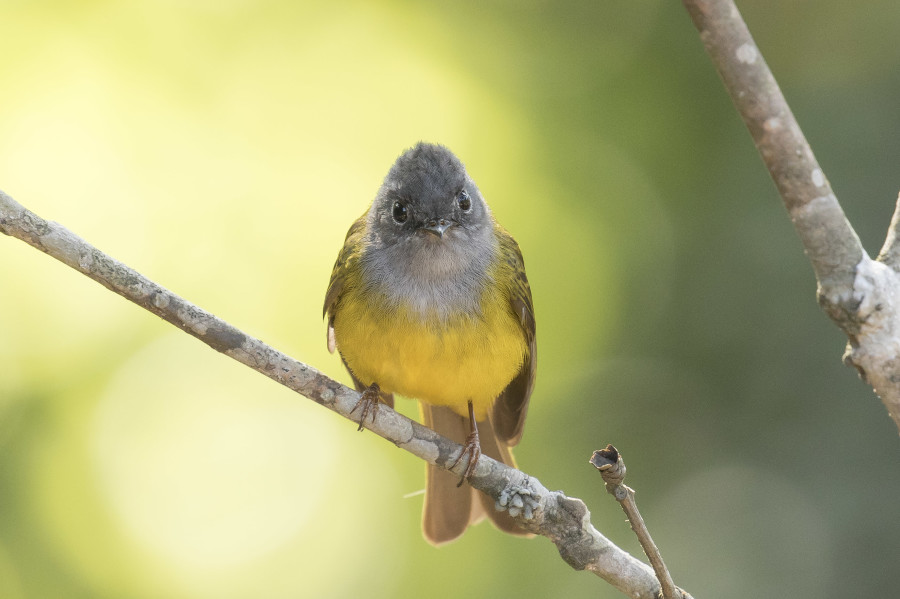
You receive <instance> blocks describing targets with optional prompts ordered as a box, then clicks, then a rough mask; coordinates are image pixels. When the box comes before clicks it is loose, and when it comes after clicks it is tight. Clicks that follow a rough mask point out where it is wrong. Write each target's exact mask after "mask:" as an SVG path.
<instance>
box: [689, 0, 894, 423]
mask: <svg viewBox="0 0 900 599" xmlns="http://www.w3.org/2000/svg"><path fill="white" fill-rule="evenodd" d="M683 3H684V6H685V8H687V10H688V12H689V13H690V15H691V18H692V19H693V21H694V25H695V26H696V27H697V30H698V31H699V32H700V39H701V40H703V45H704V46H705V47H706V51H707V53H708V54H709V56H710V58H712V61H713V63H714V64H715V66H716V69H717V70H718V72H719V75H720V76H721V78H722V81H723V82H724V83H725V88H726V89H727V90H728V93H729V95H730V96H731V99H732V101H733V102H734V105H735V108H737V110H738V112H739V113H740V115H741V117H742V118H743V119H744V123H745V124H746V125H747V129H749V130H750V135H751V136H752V137H753V141H754V143H755V144H756V148H757V149H758V150H759V153H760V156H761V157H762V159H763V162H764V163H765V165H766V168H767V169H768V170H769V173H770V174H771V176H772V179H773V180H774V181H775V185H776V187H777V188H778V192H779V193H780V194H781V198H782V200H783V201H784V205H785V207H786V208H787V210H788V214H789V215H790V217H791V222H792V223H793V224H794V229H795V230H796V231H797V234H798V235H799V236H800V240H801V241H802V242H803V247H804V249H805V251H806V255H807V256H808V257H809V260H810V263H811V264H812V267H813V271H814V272H815V275H816V281H817V282H818V290H817V296H818V300H819V304H820V305H821V306H822V309H823V310H824V311H825V313H826V314H828V316H829V317H831V319H832V320H833V321H834V322H835V324H837V325H838V326H839V327H840V328H841V329H842V330H843V331H844V332H845V333H846V334H847V338H848V340H849V344H848V348H847V352H846V353H845V354H844V361H845V362H846V363H847V364H850V365H852V366H854V367H856V369H857V370H858V371H859V373H860V375H861V376H862V377H863V379H864V380H866V381H867V382H869V383H870V384H871V385H872V387H873V388H874V389H875V392H876V393H878V395H879V397H881V399H882V401H883V402H884V404H885V407H886V408H887V410H888V413H889V414H890V415H891V417H892V418H893V419H894V422H895V423H896V425H897V427H898V429H900V352H898V349H900V304H898V302H900V295H898V294H897V291H898V290H900V279H898V274H897V271H896V266H897V256H898V255H900V250H898V248H897V247H896V246H897V243H896V240H897V237H898V236H897V233H896V229H898V228H900V224H898V223H900V217H898V216H896V215H895V217H894V221H893V223H892V226H891V233H890V235H889V237H888V242H887V243H886V245H885V249H884V250H882V255H881V256H880V257H879V260H881V262H879V261H873V260H872V259H871V258H869V256H868V255H867V254H866V252H865V250H864V249H863V247H862V244H861V243H860V241H859V238H858V237H857V235H856V232H855V231H854V230H853V227H851V226H850V223H849V222H848V221H847V218H846V217H845V216H844V212H843V210H842V209H841V206H840V204H839V203H838V200H837V197H835V195H834V192H833V191H832V189H831V185H830V184H829V183H828V179H827V178H826V177H825V174H824V173H823V171H822V169H821V168H820V167H819V164H818V162H816V158H815V156H813V152H812V149H811V148H810V147H809V144H808V143H807V141H806V138H805V137H804V135H803V132H802V131H801V130H800V126H799V125H798V124H797V121H796V119H795V118H794V115H793V113H792V112H791V109H790V107H788V104H787V102H786V101H785V99H784V96H783V95H782V93H781V90H780V89H779V87H778V83H777V82H776V81H775V77H774V76H773V75H772V72H771V71H770V70H769V67H768V65H766V62H765V60H764V59H763V56H762V53H761V52H760V51H759V48H758V47H757V46H756V43H755V42H754V41H753V38H752V37H751V35H750V32H749V30H748V29H747V25H746V24H745V23H744V20H743V18H742V17H741V14H740V12H739V11H738V9H737V7H736V6H735V4H734V2H733V1H732V0H683ZM882 262H884V263H887V264H889V265H890V266H891V268H888V267H886V266H885V264H884V263H882Z"/></svg>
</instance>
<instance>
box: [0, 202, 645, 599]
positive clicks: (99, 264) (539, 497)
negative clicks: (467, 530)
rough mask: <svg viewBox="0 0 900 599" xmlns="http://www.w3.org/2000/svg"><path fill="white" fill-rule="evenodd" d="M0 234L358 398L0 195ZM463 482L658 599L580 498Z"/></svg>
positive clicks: (192, 328) (338, 393) (329, 391)
mask: <svg viewBox="0 0 900 599" xmlns="http://www.w3.org/2000/svg"><path fill="white" fill-rule="evenodd" d="M0 232H2V233H5V234H7V235H10V236H12V237H16V238H18V239H21V240H23V241H25V242H27V243H28V244H30V245H32V246H34V247H35V248H37V249H39V250H41V251H43V252H46V253H47V254H49V255H51V256H52V257H54V258H56V259H57V260H60V261H62V262H64V263H66V264H68V265H69V266H71V267H72V268H74V269H75V270H77V271H79V272H81V273H82V274H85V275H87V276H88V277H90V278H92V279H94V280H95V281H97V282H98V283H100V284H101V285H103V286H104V287H107V288H108V289H110V290H111V291H114V292H115V293H117V294H119V295H121V296H122V297H124V298H126V299H128V300H130V301H132V302H134V303H135V304H137V305H139V306H141V307H142V308H145V309H147V310H149V311H150V312H152V313H154V314H156V315H157V316H159V317H160V318H163V319H165V320H167V321H168V322H170V323H172V324H173V325H175V326H177V327H178V328H180V329H181V330H183V331H184V332H186V333H188V334H190V335H193V336H194V337H196V338H197V339H199V340H201V341H203V342H204V343H206V344H207V345H209V346H210V347H212V348H213V349H215V350H217V351H219V352H222V353H223V354H225V355H227V356H229V357H231V358H234V359H235V360H237V361H238V362H240V363H242V364H244V365H246V366H249V367H250V368H252V369H254V370H256V371H257V372H260V373H262V374H264V375H266V376H267V377H269V378H271V379H273V380H275V381H277V382H279V383H281V384H282V385H284V386H286V387H288V388H289V389H292V390H293V391H296V392H297V393H300V394H301V395H304V396H306V397H308V398H310V399H312V400H313V401H315V402H317V403H319V404H321V405H322V406H324V407H326V408H328V409H330V410H332V411H334V412H337V413H339V414H341V415H342V416H344V417H345V418H350V412H351V410H352V409H353V407H354V406H355V405H356V402H357V400H358V399H359V394H358V393H357V392H356V391H354V390H352V389H350V388H349V387H346V386H344V385H342V384H340V383H338V382H337V381H335V380H332V379H330V378H328V377H327V376H325V375H323V374H322V373H320V372H319V371H317V370H316V369H315V368H313V367H311V366H308V365H307V364H304V363H302V362H298V361H297V360H294V359H293V358H290V357H288V356H286V355H284V354H283V353H281V352H279V351H277V350H276V349H274V348H272V347H270V346H268V345H266V344H265V343H263V342H262V341H260V340H258V339H255V338H253V337H251V336H249V335H247V334H246V333H244V332H242V331H240V330H239V329H237V328H235V327H233V326H231V325H230V324H228V323H227V322H225V321H223V320H221V319H219V318H217V317H216V316H213V315H212V314H210V313H209V312H206V311H205V310H203V309H201V308H199V307H197V306H195V305H193V304H191V303H190V302H188V301H186V300H184V299H182V298H181V297H179V296H177V295H175V294H174V293H172V292H171V291H169V290H167V289H165V288H163V287H161V286H160V285H157V284H156V283H154V282H153V281H151V280H149V279H147V278H146V277H144V276H143V275H141V274H140V273H138V272H137V271H135V270H133V269H131V268H129V267H128V266H125V265H124V264H122V263H120V262H118V261H116V260H114V259H113V258H111V257H110V256H108V255H107V254H104V253H103V252H101V251H100V250H98V249H97V248H95V247H93V246H92V245H90V244H88V243H87V242H86V241H84V240H83V239H81V238H80V237H78V236H77V235H75V234H74V233H72V232H70V231H69V230H68V229H66V228H65V227H63V226H61V225H59V224H57V223H54V222H50V221H45V220H44V219H42V218H41V217H39V216H37V215H36V214H34V213H33V212H30V211H29V210H26V209H25V208H24V207H22V206H21V205H20V204H18V203H17V202H16V201H15V200H13V199H12V198H11V197H9V196H8V195H6V194H5V193H3V192H2V191H0ZM351 420H352V418H351ZM365 427H366V428H368V429H369V430H371V431H373V432H374V433H376V434H377V435H379V436H381V437H384V438H385V439H387V440H389V441H391V442H392V443H394V444H395V445H397V447H400V448H401V449H405V450H406V451H408V452H410V453H411V454H413V455H415V456H417V457H419V458H421V459H423V460H425V461H427V462H429V463H431V464H436V465H437V466H440V467H442V468H449V466H450V465H451V464H453V463H454V460H455V458H456V457H457V456H459V455H460V452H461V451H462V449H463V448H462V446H461V445H459V444H457V443H454V442H453V441H450V440H449V439H446V438H444V437H441V436H440V435H438V434H437V433H435V432H434V431H432V430H431V429H429V428H427V427H425V426H422V425H421V424H419V423H418V422H415V421H413V420H410V419H409V418H406V417H405V416H402V415H400V414H398V413H396V412H395V411H393V410H391V409H389V408H388V407H387V406H382V407H381V408H380V409H379V410H378V413H377V415H376V417H375V418H374V419H372V420H369V419H366V422H365ZM462 466H465V464H462ZM459 469H460V468H459V467H458V468H457V470H459ZM457 474H461V473H460V472H457ZM469 482H470V484H471V485H472V486H473V487H475V488H476V489H479V490H481V491H483V492H484V493H486V494H488V495H489V496H491V497H493V498H494V500H495V501H496V502H497V506H498V509H504V508H505V507H508V506H523V507H524V509H521V510H515V509H514V510H512V513H511V514H510V515H513V516H514V517H515V518H516V520H517V522H519V524H520V525H521V526H522V527H523V528H525V529H527V530H529V531H530V532H533V533H536V534H540V535H543V536H546V537H547V538H549V539H550V540H551V541H553V542H554V543H555V544H556V546H557V549H558V550H559V553H560V555H561V556H562V558H563V559H564V560H565V561H566V562H567V563H568V564H569V565H570V566H572V567H573V568H575V569H576V570H589V571H591V572H593V573H594V574H596V575H597V576H600V577H601V578H603V579H604V580H606V581H607V582H609V583H610V584H612V585H613V586H615V587H616V588H617V589H619V590H620V591H621V592H623V593H624V594H626V595H628V596H630V597H634V598H635V599H637V598H646V597H651V596H655V595H656V594H657V593H659V590H660V585H659V582H658V581H657V579H656V577H655V576H654V574H653V570H652V569H651V568H650V567H649V566H648V565H647V564H645V563H643V562H641V561H640V560H638V559H636V558H634V557H633V556H631V555H629V554H628V553H627V552H625V551H623V550H622V549H620V548H619V547H617V546H616V545H614V544H613V543H611V542H610V541H609V540H608V539H607V538H606V537H604V536H603V535H602V534H600V533H599V532H598V531H597V529H595V528H594V527H593V525H592V524H591V522H590V512H589V511H588V509H587V507H586V506H585V505H584V502H582V501H581V500H580V499H576V498H573V497H567V496H565V495H564V494H563V493H561V492H559V491H553V492H551V491H549V490H547V488H546V487H544V486H543V485H542V484H541V482H540V481H538V480H537V479H536V478H534V477H532V476H529V475H527V474H525V473H524V472H521V471H519V470H516V469H514V468H510V467H508V466H506V465H504V464H502V463H500V462H497V461H495V460H492V459H491V458H489V457H488V456H482V457H481V459H480V460H479V461H478V467H477V469H476V471H475V474H474V475H473V476H472V477H471V478H470V480H469ZM516 512H518V513H516Z"/></svg>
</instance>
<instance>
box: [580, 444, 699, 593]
mask: <svg viewBox="0 0 900 599" xmlns="http://www.w3.org/2000/svg"><path fill="white" fill-rule="evenodd" d="M590 463H591V465H593V466H594V467H595V468H596V469H597V470H599V471H600V476H601V477H603V482H604V483H606V491H607V492H608V493H609V494H610V495H612V496H613V497H615V498H616V501H618V502H619V505H621V506H622V509H623V510H624V511H625V517H626V518H628V522H629V524H630V525H631V530H633V531H634V534H635V535H637V538H638V541H639V542H640V544H641V547H642V548H643V549H644V553H645V554H646V555H647V558H648V559H649V560H650V564H651V565H652V566H653V571H654V572H655V573H656V577H657V578H658V579H659V582H660V586H661V590H662V596H663V598H664V599H690V597H691V596H690V595H689V594H688V593H686V592H685V591H682V590H681V589H679V588H678V587H676V586H675V583H674V582H673V581H672V576H671V575H670V574H669V569H668V568H666V564H665V562H663V558H662V554H661V553H660V552H659V548H658V547H657V546H656V543H654V542H653V538H652V537H651V536H650V531H649V530H648V529H647V525H646V524H644V519H643V518H642V517H641V513H640V511H638V507H637V502H636V501H635V500H634V490H633V489H631V488H630V487H628V486H627V485H625V462H624V460H622V455H621V454H620V453H619V451H618V450H617V449H616V448H615V447H613V446H612V445H607V446H606V447H605V448H604V449H598V450H597V451H595V452H594V455H592V456H591V459H590Z"/></svg>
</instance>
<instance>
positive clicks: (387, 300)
mask: <svg viewBox="0 0 900 599" xmlns="http://www.w3.org/2000/svg"><path fill="white" fill-rule="evenodd" d="M324 315H325V316H326V317H327V319H328V336H327V339H328V349H329V351H331V352H334V350H335V349H338V351H339V353H340V356H341V359H342V360H343V362H344V365H345V366H346V367H347V370H349V371H350V375H351V376H352V377H353V381H354V383H355V385H356V388H357V390H359V391H361V392H362V398H361V399H360V403H359V404H357V408H360V409H361V416H360V428H362V424H363V422H364V421H365V418H366V415H367V414H368V413H369V412H370V411H373V412H374V410H375V409H376V408H377V406H378V402H379V401H383V402H385V403H387V404H388V405H391V406H393V394H394V393H397V394H399V395H403V396H406V397H410V398H415V399H418V400H419V402H420V404H419V405H420V408H421V412H422V415H423V420H424V423H425V425H426V426H430V427H431V428H433V429H434V430H435V431H436V432H438V433H440V434H442V435H444V436H446V437H448V438H450V439H453V440H455V441H457V442H459V443H465V450H464V452H463V454H462V455H460V457H459V459H458V460H457V463H459V461H460V460H462V458H463V456H466V455H467V456H468V462H467V468H466V471H465V475H464V479H465V478H468V477H469V476H470V475H471V474H472V473H473V472H474V469H475V466H476V464H477V463H478V458H479V457H480V455H481V453H482V452H484V453H485V454H486V455H489V456H491V457H492V458H494V459H496V460H500V461H502V462H503V463H505V464H508V465H510V466H513V467H515V461H514V460H513V457H512V453H511V451H510V447H512V446H514V445H516V444H517V443H518V442H519V440H520V439H521V437H522V428H523V426H524V424H525V414H526V412H527V409H528V400H529V398H530V396H531V391H532V389H533V387H534V379H535V367H536V364H537V362H536V353H535V352H536V346H535V321H534V309H533V306H532V300H531V288H530V287H529V285H528V279H527V278H526V277H525V264H524V261H523V259H522V254H521V252H520V251H519V246H518V245H517V244H516V241H515V240H514V239H513V238H512V236H510V234H509V233H507V232H506V230H505V229H503V227H501V226H500V225H499V224H498V223H497V222H496V221H495V220H494V217H493V216H492V215H491V212H490V210H489V209H488V206H487V204H486V203H485V201H484V199H483V198H482V196H481V193H480V192H479V190H478V187H476V185H475V182H474V181H473V180H472V179H471V177H469V175H468V174H467V173H466V169H465V167H464V166H463V164H462V163H461V162H460V161H459V159H458V158H457V157H456V156H455V155H454V154H453V153H452V152H450V150H448V149H447V148H445V147H443V146H440V145H434V144H427V143H419V144H417V145H416V146H415V147H413V148H411V149H409V150H407V151H406V152H404V153H403V154H402V155H401V156H400V157H399V158H398V159H397V161H396V162H395V163H394V165H393V166H392V167H391V170H390V171H389V172H388V174H387V176H386V177H385V179H384V182H383V184H382V185H381V188H380V189H379V190H378V194H377V195H376V197H375V200H374V202H373V203H372V206H371V207H370V208H369V209H368V210H367V211H366V213H365V214H363V215H362V216H361V217H360V218H359V219H358V220H357V221H356V222H354V223H353V225H352V226H351V227H350V230H349V232H348V233H347V238H346V240H345V241H344V247H343V248H342V249H341V251H340V253H339V254H338V258H337V262H336V263H335V265H334V270H333V272H332V274H331V282H330V283H329V285H328V292H327V294H326V296H325V308H324ZM373 417H374V414H373ZM460 484H462V481H459V484H457V479H456V478H455V477H454V476H453V475H452V474H450V473H449V472H446V471H444V470H441V469H439V468H436V467H435V466H431V465H429V466H428V467H427V469H426V490H425V508H424V513H423V532H424V535H425V538H426V539H427V540H428V541H429V542H431V543H433V544H435V545H438V544H441V543H446V542H448V541H452V540H453V539H455V538H457V537H459V536H460V535H461V534H462V533H463V532H465V530H466V528H467V527H468V526H469V524H474V523H475V522H477V521H479V520H481V519H482V518H483V517H484V516H485V515H487V516H488V517H490V519H491V520H492V521H493V522H494V524H495V525H496V526H497V527H498V528H500V529H501V530H505V531H507V532H510V533H513V534H522V535H524V534H525V532H524V531H523V530H522V529H520V528H519V527H518V526H517V525H516V524H515V522H513V520H512V519H511V518H510V517H509V516H508V515H507V514H506V513H505V512H498V511H496V510H495V508H494V502H493V500H492V499H490V498H489V497H487V496H486V495H484V494H482V493H480V492H478V491H476V490H475V489H473V488H471V487H469V486H468V485H466V486H465V487H463V488H459V485H460Z"/></svg>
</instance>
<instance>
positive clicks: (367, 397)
mask: <svg viewBox="0 0 900 599" xmlns="http://www.w3.org/2000/svg"><path fill="white" fill-rule="evenodd" d="M380 401H381V387H379V386H378V383H372V384H371V385H369V386H368V387H366V388H365V389H364V390H363V392H362V393H360V394H359V401H358V402H356V405H355V406H353V409H352V410H350V413H351V414H352V413H353V412H355V411H356V410H357V409H359V410H360V411H361V415H360V417H359V428H357V429H356V430H358V431H361V430H362V429H363V424H364V423H365V421H366V416H368V415H369V413H370V412H371V414H372V416H371V420H372V422H375V414H376V413H377V412H378V404H379V403H380Z"/></svg>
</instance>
